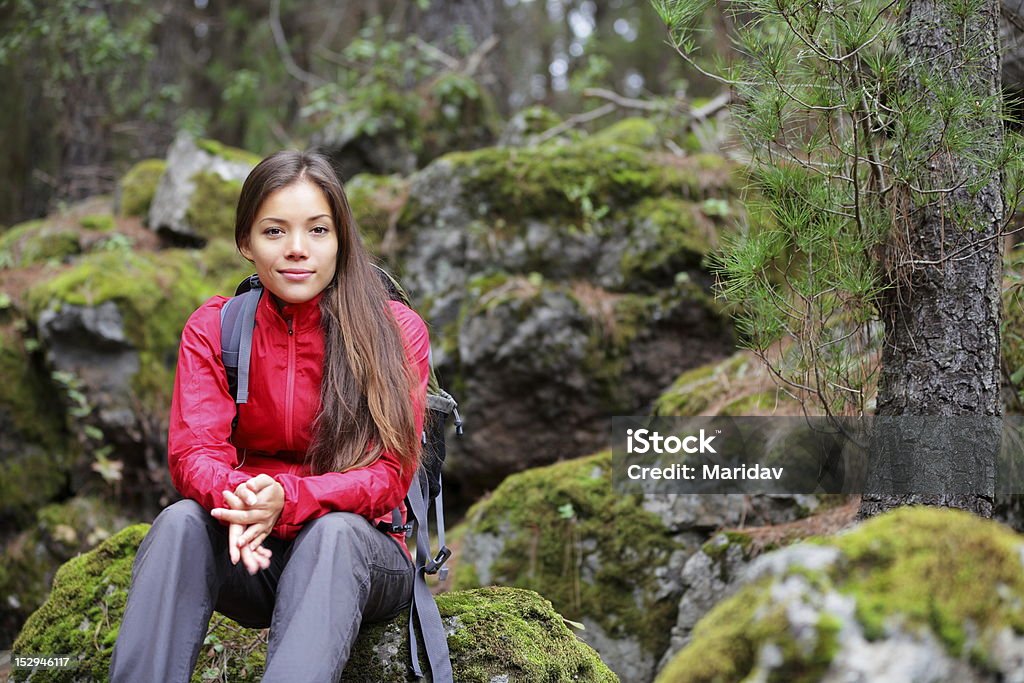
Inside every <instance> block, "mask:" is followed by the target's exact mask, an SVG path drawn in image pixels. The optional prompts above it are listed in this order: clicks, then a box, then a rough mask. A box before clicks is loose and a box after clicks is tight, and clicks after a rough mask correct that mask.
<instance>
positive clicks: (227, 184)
mask: <svg viewBox="0 0 1024 683" xmlns="http://www.w3.org/2000/svg"><path fill="white" fill-rule="evenodd" d="M192 182H193V183H194V184H195V191H194V192H193V193H192V196H191V197H190V198H189V204H188V209H187V210H186V211H185V220H186V221H187V222H188V224H189V226H191V228H192V230H193V231H194V232H195V233H196V234H197V235H199V236H200V237H202V238H203V239H204V240H206V241H209V240H211V239H216V238H221V239H227V240H234V237H235V207H236V206H237V205H238V197H239V195H241V194H242V182H241V181H240V180H235V179H224V178H222V177H221V176H220V175H218V174H217V173H211V172H207V171H200V172H199V173H196V174H195V175H194V176H192Z"/></svg>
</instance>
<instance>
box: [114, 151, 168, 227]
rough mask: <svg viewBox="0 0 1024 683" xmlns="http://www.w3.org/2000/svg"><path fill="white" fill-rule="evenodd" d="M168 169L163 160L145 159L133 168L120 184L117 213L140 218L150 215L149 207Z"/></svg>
mask: <svg viewBox="0 0 1024 683" xmlns="http://www.w3.org/2000/svg"><path fill="white" fill-rule="evenodd" d="M166 169H167V162H166V161H164V160H163V159H144V160H143V161H140V162H139V163H137V164H135V165H134V166H132V167H131V168H130V169H129V170H128V172H127V173H125V174H124V177H123V178H121V182H120V183H118V201H117V204H118V207H117V213H118V214H119V215H121V216H138V217H140V218H141V217H144V216H147V215H149V205H150V203H151V202H152V201H153V195H154V194H156V188H157V185H158V184H159V183H160V176H162V175H163V174H164V171H165V170H166Z"/></svg>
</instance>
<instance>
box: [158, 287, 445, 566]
mask: <svg viewBox="0 0 1024 683" xmlns="http://www.w3.org/2000/svg"><path fill="white" fill-rule="evenodd" d="M320 296H321V295H318V296H317V297H316V298H314V299H313V300H311V301H307V302H305V303H302V304H288V305H285V306H283V307H282V309H281V310H280V311H279V310H278V308H277V305H276V304H275V303H274V302H273V298H272V297H271V296H270V295H269V294H268V293H265V294H264V295H263V297H261V299H260V303H259V306H258V307H257V309H256V327H255V329H254V330H253V342H252V362H251V369H250V375H249V399H248V403H244V404H241V405H239V406H238V426H237V427H236V429H235V433H234V435H233V436H232V433H231V421H232V419H233V418H234V417H235V402H234V399H232V397H231V394H230V390H229V389H228V382H227V374H226V373H225V370H224V364H223V361H222V359H221V343H220V309H221V307H222V306H223V305H224V302H225V301H227V298H226V297H223V296H215V297H212V298H211V299H209V300H208V301H207V302H206V303H204V304H203V305H202V306H200V307H199V308H198V309H196V311H195V312H194V313H193V314H192V315H191V316H190V317H189V319H188V322H187V323H186V324H185V329H184V330H183V331H182V333H181V345H180V347H179V350H178V370H177V374H176V375H175V379H174V395H173V397H172V400H171V419H170V426H169V429H168V438H167V459H168V464H169V466H170V470H171V480H172V481H173V482H174V486H175V488H177V489H178V491H179V492H180V493H181V494H182V495H183V496H185V497H186V498H192V499H193V500H195V501H198V502H199V503H200V504H201V505H202V506H203V507H205V508H206V509H207V510H212V509H213V508H215V507H224V506H225V503H224V499H223V496H222V494H221V492H222V491H223V490H225V489H227V490H230V491H234V490H235V488H236V487H237V486H238V485H239V484H241V483H242V482H244V481H247V480H248V479H250V478H251V477H254V476H256V475H257V474H260V473H266V474H269V475H271V476H272V477H274V479H275V480H277V481H278V482H280V484H281V485H282V486H283V487H284V497H285V504H284V509H283V510H282V511H281V516H280V518H279V519H278V521H277V524H276V525H275V526H274V529H273V532H272V535H274V536H278V537H280V538H282V539H286V540H287V539H292V538H294V537H295V535H296V534H298V532H299V530H300V529H301V528H302V526H303V525H304V524H305V523H306V522H308V521H309V520H311V519H316V518H317V517H320V516H321V515H324V514H326V513H328V512H332V511H336V510H337V511H346V512H354V513H356V514H359V515H362V516H363V517H366V518H367V519H369V520H371V521H373V522H376V521H379V520H386V521H389V522H390V520H391V511H392V510H393V509H394V508H395V507H401V508H402V514H403V521H404V517H405V507H404V504H403V499H404V497H405V494H406V492H407V491H408V490H409V484H410V482H411V481H412V477H413V474H414V473H413V472H403V471H402V468H401V466H400V464H399V461H398V459H397V457H395V456H394V455H393V454H392V453H390V452H388V451H385V452H384V453H383V454H382V455H381V457H380V458H379V459H378V460H377V461H376V462H374V463H373V464H372V465H369V466H367V467H361V468H358V469H353V470H349V471H347V472H329V473H327V474H319V475H311V474H310V472H309V468H308V467H307V466H306V465H304V464H303V462H302V461H303V457H304V455H305V452H306V449H307V447H308V446H309V443H310V440H311V437H312V431H311V428H312V423H313V418H314V416H315V415H316V412H317V410H318V409H319V407H320V379H321V374H322V367H323V355H324V335H323V332H322V330H321V329H320V307H319V301H320ZM390 305H391V311H392V313H393V314H394V316H395V319H396V320H397V321H398V326H399V329H400V330H401V332H402V337H403V341H404V345H405V352H406V355H407V356H408V358H409V359H410V363H411V364H412V366H413V367H414V368H415V369H416V370H417V371H418V376H419V378H420V384H419V387H418V391H417V392H416V393H415V395H414V396H413V397H412V399H411V400H412V401H413V403H414V407H415V416H416V433H417V434H420V433H421V432H422V429H423V412H424V403H425V396H426V387H427V378H428V376H429V373H430V365H429V352H430V340H429V337H428V335H427V328H426V325H425V324H424V322H423V320H422V319H421V318H420V317H419V316H418V315H417V314H416V313H415V312H414V311H412V310H411V309H410V308H408V307H407V306H405V305H404V304H402V303H399V302H397V301H391V302H390ZM394 537H395V538H396V539H397V540H399V541H400V545H401V546H402V547H403V548H405V549H406V552H407V553H408V548H407V547H406V545H405V542H404V540H405V539H404V536H403V534H401V533H399V534H394Z"/></svg>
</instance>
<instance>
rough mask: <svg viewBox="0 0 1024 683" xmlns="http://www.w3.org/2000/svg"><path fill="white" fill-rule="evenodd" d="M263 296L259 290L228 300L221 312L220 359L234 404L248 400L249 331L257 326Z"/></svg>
mask: <svg viewBox="0 0 1024 683" xmlns="http://www.w3.org/2000/svg"><path fill="white" fill-rule="evenodd" d="M262 294H263V288H262V287H256V288H253V289H250V290H248V291H246V292H243V293H242V294H239V295H238V296H234V297H232V298H230V299H228V300H227V301H226V302H225V303H224V306H223V307H222V308H221V309H220V346H221V359H222V360H223V361H224V369H225V370H227V375H228V387H229V389H230V390H231V395H232V396H234V398H235V403H246V402H248V400H249V360H250V357H251V356H252V329H253V326H254V325H255V324H256V306H257V305H258V304H259V302H260V296H261V295H262Z"/></svg>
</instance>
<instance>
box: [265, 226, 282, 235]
mask: <svg viewBox="0 0 1024 683" xmlns="http://www.w3.org/2000/svg"><path fill="white" fill-rule="evenodd" d="M283 232H284V231H283V230H281V228H267V229H266V230H264V231H263V234H264V235H268V236H270V237H275V236H277V235H280V234H283Z"/></svg>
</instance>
